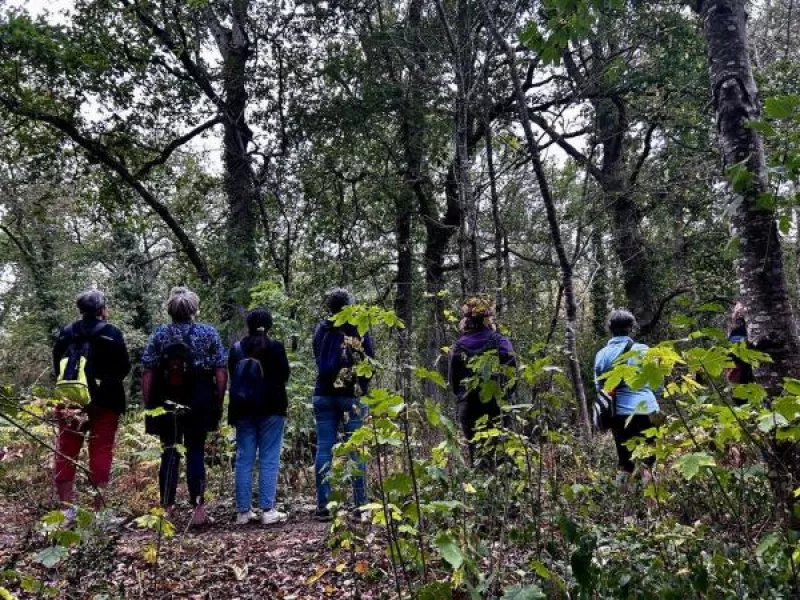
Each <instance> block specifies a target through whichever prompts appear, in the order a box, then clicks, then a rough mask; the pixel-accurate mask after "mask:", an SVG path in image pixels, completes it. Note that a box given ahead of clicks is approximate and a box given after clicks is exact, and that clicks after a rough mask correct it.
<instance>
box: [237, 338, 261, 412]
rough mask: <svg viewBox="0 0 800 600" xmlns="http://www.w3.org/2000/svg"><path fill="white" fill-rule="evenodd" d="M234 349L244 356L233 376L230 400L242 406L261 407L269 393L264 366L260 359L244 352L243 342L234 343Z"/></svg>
mask: <svg viewBox="0 0 800 600" xmlns="http://www.w3.org/2000/svg"><path fill="white" fill-rule="evenodd" d="M234 351H235V352H237V353H238V354H240V355H241V356H242V358H241V360H239V362H237V363H236V369H235V370H234V371H233V375H232V376H231V391H230V402H231V404H234V403H235V404H237V405H239V406H240V407H247V408H259V407H261V406H263V405H264V403H265V401H266V393H267V390H266V386H265V384H264V367H263V366H262V365H261V361H260V360H258V359H257V358H255V357H253V356H247V355H246V354H245V353H244V350H243V348H242V344H241V342H237V343H236V344H235V345H234Z"/></svg>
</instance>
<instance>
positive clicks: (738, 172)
mask: <svg viewBox="0 0 800 600" xmlns="http://www.w3.org/2000/svg"><path fill="white" fill-rule="evenodd" d="M726 174H727V176H728V181H729V182H730V184H731V187H732V188H733V191H734V192H737V193H741V192H744V191H746V190H748V189H749V188H750V185H751V184H752V182H753V174H752V173H751V172H750V171H749V169H748V168H747V164H746V163H745V162H740V163H736V164H735V165H733V166H732V167H730V168H729V169H728V172H727V173H726Z"/></svg>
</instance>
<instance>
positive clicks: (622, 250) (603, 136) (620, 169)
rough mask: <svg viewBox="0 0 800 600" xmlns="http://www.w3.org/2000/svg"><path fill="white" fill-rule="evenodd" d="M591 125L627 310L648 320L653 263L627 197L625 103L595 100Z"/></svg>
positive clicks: (636, 208)
mask: <svg viewBox="0 0 800 600" xmlns="http://www.w3.org/2000/svg"><path fill="white" fill-rule="evenodd" d="M593 104H594V107H595V127H596V131H597V135H598V137H599V140H600V141H601V143H602V149H603V165H602V168H601V173H602V178H601V180H600V182H599V183H600V185H601V187H602V189H603V193H604V195H605V199H604V200H605V201H604V205H605V206H609V207H610V209H611V216H612V224H613V227H612V228H611V234H612V235H611V237H612V241H613V247H614V252H615V253H616V256H617V260H618V261H619V263H620V267H621V269H622V282H623V287H624V289H625V298H626V299H627V302H628V309H629V310H631V311H632V312H633V314H634V315H636V318H637V319H638V320H639V322H640V323H649V322H650V321H651V320H652V319H653V315H654V314H655V306H656V301H655V296H654V293H653V290H654V286H653V265H652V261H651V260H650V251H649V248H648V246H647V241H646V240H645V238H644V236H643V235H642V214H641V211H640V210H639V206H638V205H637V203H636V202H635V201H634V199H633V198H632V197H631V190H630V186H629V185H628V169H627V168H626V160H625V136H626V135H627V132H628V123H627V119H626V117H625V105H624V104H623V103H622V101H621V100H620V99H619V98H613V99H612V98H600V99H599V100H597V101H595V102H594V103H593Z"/></svg>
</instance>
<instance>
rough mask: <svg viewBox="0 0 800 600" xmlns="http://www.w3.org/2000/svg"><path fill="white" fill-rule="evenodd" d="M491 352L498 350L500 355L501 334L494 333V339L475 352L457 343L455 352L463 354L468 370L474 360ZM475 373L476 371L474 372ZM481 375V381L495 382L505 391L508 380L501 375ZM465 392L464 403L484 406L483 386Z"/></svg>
mask: <svg viewBox="0 0 800 600" xmlns="http://www.w3.org/2000/svg"><path fill="white" fill-rule="evenodd" d="M491 350H497V351H498V354H499V351H500V334H499V333H497V332H496V331H495V332H494V335H492V338H491V339H490V340H489V341H487V342H486V343H485V344H484V345H483V346H481V347H480V348H477V349H475V350H470V349H469V348H467V347H466V346H464V345H463V344H462V343H461V342H460V341H457V342H456V344H455V352H457V353H459V354H461V358H462V360H463V362H464V365H465V366H466V367H467V368H469V361H470V360H471V359H472V358H475V357H476V356H480V355H481V354H484V353H486V352H489V351H491ZM498 358H499V356H498ZM470 371H472V369H470ZM473 373H474V371H473ZM476 374H477V373H476ZM480 375H481V379H482V380H487V379H490V380H492V381H494V382H495V383H496V384H497V385H498V386H499V387H500V389H503V388H504V387H505V384H506V378H505V376H504V375H503V374H501V373H491V374H489V373H481V374H480ZM465 392H466V393H465V394H464V397H463V398H462V401H466V402H467V403H469V404H472V405H474V406H478V405H481V404H483V401H482V400H481V397H480V394H481V386H480V385H479V386H478V387H476V388H475V389H472V390H465Z"/></svg>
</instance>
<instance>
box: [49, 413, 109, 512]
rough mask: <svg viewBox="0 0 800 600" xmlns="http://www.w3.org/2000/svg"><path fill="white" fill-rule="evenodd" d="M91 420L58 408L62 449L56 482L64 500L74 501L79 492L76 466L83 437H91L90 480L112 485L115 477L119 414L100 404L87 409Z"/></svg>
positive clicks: (58, 457)
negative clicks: (116, 436)
mask: <svg viewBox="0 0 800 600" xmlns="http://www.w3.org/2000/svg"><path fill="white" fill-rule="evenodd" d="M86 413H87V414H88V421H84V422H83V423H81V420H80V419H76V418H75V417H73V416H70V415H69V413H67V411H64V410H60V409H57V410H56V419H57V421H58V441H57V448H58V453H57V454H56V457H55V483H56V491H57V492H58V497H59V499H60V500H61V501H62V502H72V499H73V497H74V495H75V470H76V462H77V460H78V455H79V454H80V452H81V446H83V440H84V438H85V437H86V436H87V433H88V437H89V472H90V473H91V475H90V477H89V480H90V481H91V483H92V484H93V485H95V486H97V487H104V486H106V485H108V481H109V479H111V459H112V457H113V453H114V437H115V435H116V433H117V425H119V415H118V414H117V413H115V412H114V411H113V410H109V409H107V408H103V407H100V406H91V405H89V407H88V408H87V409H86Z"/></svg>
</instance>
